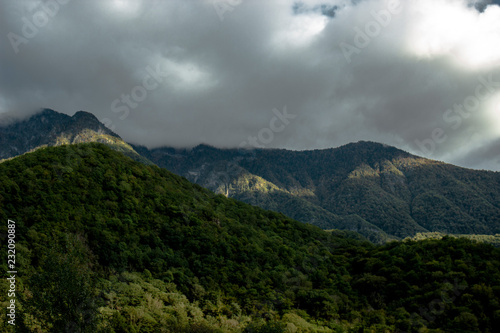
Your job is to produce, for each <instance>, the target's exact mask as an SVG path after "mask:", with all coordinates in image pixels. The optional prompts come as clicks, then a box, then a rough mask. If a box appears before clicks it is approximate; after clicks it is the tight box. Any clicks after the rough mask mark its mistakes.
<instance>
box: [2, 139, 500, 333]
mask: <svg viewBox="0 0 500 333" xmlns="http://www.w3.org/2000/svg"><path fill="white" fill-rule="evenodd" d="M67 149H71V150H72V153H71V154H69V155H70V156H72V158H70V159H68V158H66V154H67V153H66V151H67ZM54 166H55V167H54ZM0 219H2V220H3V221H6V220H7V219H12V220H15V221H16V249H17V252H16V255H17V263H16V266H17V267H16V269H17V271H18V272H19V273H18V277H17V288H18V289H17V300H18V308H17V311H18V312H17V326H16V331H17V332H23V331H26V332H35V331H37V332H67V331H68V332H360V331H364V332H401V331H408V332H417V331H418V330H426V328H428V330H426V331H427V332H442V331H449V332H451V331H453V332H494V331H495V328H496V327H498V325H499V324H500V305H499V304H500V286H499V283H498V281H500V250H498V249H495V248H494V247H492V246H490V245H486V244H477V243H474V242H471V241H469V240H465V239H453V238H447V237H445V238H443V239H442V240H426V241H421V242H414V241H408V242H404V243H401V242H393V243H390V244H387V245H385V246H375V245H372V244H370V243H368V242H366V241H365V242H363V241H361V240H357V239H356V238H355V237H353V235H351V234H349V233H341V232H334V233H328V232H325V231H322V230H320V229H319V228H317V227H315V226H312V225H308V224H303V223H300V222H297V221H295V220H292V219H290V218H287V217H285V216H283V215H282V214H279V213H275V212H271V211H264V210H262V209H261V208H257V207H252V206H250V205H247V204H244V203H242V202H239V201H236V200H233V199H228V198H226V197H224V196H222V195H215V194H213V193H211V192H209V191H207V190H205V189H203V188H202V187H200V186H198V185H193V184H191V183H189V182H188V181H186V180H185V179H183V178H181V177H179V176H176V175H174V174H172V173H170V172H169V171H167V170H164V169H160V168H158V167H156V166H147V165H144V164H141V163H138V162H135V161H133V160H132V159H130V158H128V157H126V156H124V155H123V154H121V153H119V152H116V151H113V150H111V149H110V148H109V147H107V146H105V145H102V144H80V145H71V146H67V147H51V148H43V149H38V150H37V151H35V152H33V153H29V154H24V155H22V156H19V157H17V158H13V159H11V160H9V161H5V162H3V163H0ZM6 230H7V226H6V224H2V225H1V227H0V233H6V232H7V231H6ZM6 260H7V258H6V256H2V259H1V264H2V269H3V270H4V272H5V271H7V267H6ZM0 283H1V284H2V287H1V288H2V290H4V288H7V287H8V286H7V283H8V282H7V280H6V279H2V282H0ZM6 302H8V300H7V299H6V293H2V294H1V295H0V303H1V307H2V308H3V309H5V308H6V306H7V303H6ZM3 311H5V310H3ZM0 318H2V319H0V320H1V321H2V322H1V323H0V325H2V327H3V328H4V329H5V330H7V331H8V328H5V326H6V325H7V324H6V322H5V320H6V316H5V313H4V314H2V315H1V316H0ZM439 329H440V330H439Z"/></svg>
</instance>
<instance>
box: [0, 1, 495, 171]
mask: <svg viewBox="0 0 500 333" xmlns="http://www.w3.org/2000/svg"><path fill="white" fill-rule="evenodd" d="M58 1H59V2H58ZM54 4H56V5H57V6H56V5H54ZM51 6H52V7H51ZM396 7H397V8H396ZM396 7H395V5H394V1H393V2H392V3H391V2H386V1H382V0H365V1H355V2H354V1H347V0H323V1H316V0H308V1H300V2H297V1H292V0H290V1H285V0H283V1H264V0H262V1H260V0H259V1H257V0H256V1H254V0H246V1H245V0H242V1H236V0H231V1H229V0H217V1H201V0H200V1H185V0H182V1H181V0H178V1H176V0H171V1H155V0H149V1H147V0H144V1H139V0H137V1H133V0H109V1H97V0H90V1H87V0H85V1H83V0H72V1H71V0H64V1H63V0H50V1H49V0H45V1H35V0H33V1H16V2H14V1H10V2H9V1H2V2H0V33H1V37H2V38H1V39H0V49H1V52H0V112H2V113H4V114H6V113H9V114H10V115H12V114H14V115H18V116H23V115H28V114H30V113H33V112H34V110H37V109H39V108H40V107H49V108H52V109H55V110H58V111H60V112H65V113H68V114H70V115H72V114H73V113H74V112H76V111H78V110H88V111H90V112H93V113H94V114H96V116H97V117H98V118H99V119H101V121H103V122H105V123H106V124H107V125H108V126H109V127H111V128H114V130H115V131H116V132H117V133H118V134H120V135H121V136H122V137H123V138H124V139H126V140H128V141H131V142H134V143H141V144H145V145H148V146H150V147H154V146H160V145H171V146H179V147H180V146H193V145H196V144H199V143H208V144H212V145H216V146H223V147H236V146H238V145H240V144H241V143H242V142H248V138H249V137H254V138H259V135H261V139H259V140H260V141H259V144H260V145H263V146H265V147H285V148H290V149H311V148H326V147H332V146H338V145H341V144H345V143H348V142H351V141H358V140H373V141H381V142H385V143H387V144H392V145H395V146H398V147H400V148H403V149H407V150H410V151H411V152H414V153H417V154H420V155H425V156H429V157H432V158H436V159H445V160H446V161H458V162H459V163H462V165H466V166H471V167H474V166H476V165H478V164H477V163H476V162H474V161H473V160H476V159H477V158H480V159H483V160H484V163H489V162H488V161H496V158H495V157H494V156H493V155H494V153H495V151H496V150H494V149H492V150H488V151H491V152H492V153H491V154H490V153H485V154H483V155H477V156H476V157H471V158H467V156H470V153H471V151H472V150H473V151H477V147H483V146H486V145H488V144H490V143H491V142H494V141H495V140H496V139H498V137H500V130H499V129H500V124H499V122H500V117H498V116H496V114H498V112H497V113H495V111H498V105H500V104H496V100H497V99H498V96H500V94H499V93H498V92H500V89H499V90H498V92H497V91H496V89H498V88H497V87H496V86H494V84H493V86H491V85H490V87H489V88H491V89H493V90H492V91H490V90H485V89H487V88H481V89H480V92H481V93H482V95H481V96H485V94H486V92H489V95H488V96H486V97H485V98H481V99H478V105H477V107H475V108H471V110H470V111H468V110H465V111H463V112H462V113H460V112H461V111H460V110H458V111H457V110H456V109H455V108H454V106H455V105H456V104H464V103H465V102H467V103H469V104H470V103H472V102H475V100H474V97H475V93H476V88H477V86H478V85H480V84H481V81H480V78H482V79H483V80H493V83H495V82H500V71H499V68H500V67H499V60H500V52H499V51H498V49H497V48H496V46H495V45H498V42H499V41H500V38H499V31H500V30H499V29H498V28H499V26H498V23H495V22H500V7H499V6H495V5H490V6H487V7H484V8H483V9H482V13H479V12H478V11H477V10H475V9H474V8H471V7H468V4H467V2H466V1H462V0H456V1H451V2H450V1H443V0H438V1H431V0H409V1H407V2H402V4H401V6H396ZM51 8H52V9H51ZM44 13H45V14H44ZM387 13H388V14H389V15H387ZM44 15H45V16H44ZM44 17H46V18H47V20H46V22H44V21H43V19H44ZM443 17H446V19H447V20H446V24H444V21H443ZM377 27H378V30H377ZM367 29H368V30H367ZM370 29H372V30H370ZM374 29H375V30H374ZM367 33H368V34H367ZM26 34H28V35H27V36H26ZM16 36H18V37H19V38H21V39H19V38H18V37H16ZM23 38H24V39H23ZM341 43H344V44H342V45H344V46H345V45H349V46H348V48H347V49H346V48H345V47H344V48H342V47H341V46H340V45H341ZM346 50H347V51H346ZM16 51H17V52H16ZM471 96H472V97H471ZM468 97H470V98H468ZM467 98H468V99H467ZM476 98H477V97H476ZM471 105H472V104H471ZM472 106H474V105H472ZM285 109H286V113H287V114H289V115H290V118H289V119H287V118H286V117H285V121H282V122H278V121H275V120H273V119H275V118H276V119H278V120H279V117H277V116H276V114H277V113H276V112H279V113H280V114H283V113H284V110H285ZM449 110H450V111H449ZM282 117H283V116H282ZM282 124H283V125H284V126H283V127H282V126H281V125H282ZM488 165H493V163H489V164H488ZM492 168H494V166H492ZM497 169H500V168H497Z"/></svg>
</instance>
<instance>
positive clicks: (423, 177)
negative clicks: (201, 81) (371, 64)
mask: <svg viewBox="0 0 500 333" xmlns="http://www.w3.org/2000/svg"><path fill="white" fill-rule="evenodd" d="M134 148H135V149H136V151H138V152H139V153H140V154H142V155H143V156H145V157H147V158H149V159H150V160H151V161H153V162H154V163H156V164H157V165H159V166H161V167H164V168H167V169H168V170H171V171H172V172H175V173H177V174H179V175H182V176H185V177H186V178H188V179H189V180H191V181H192V182H195V183H197V184H199V185H201V186H204V187H206V188H208V189H210V190H212V191H214V192H216V193H222V194H225V195H227V196H229V197H232V198H236V199H239V200H242V201H244V202H247V203H250V204H253V205H258V206H260V207H262V208H265V209H271V210H275V211H279V212H282V213H284V214H285V215H287V216H290V217H292V218H294V219H297V220H299V221H302V222H307V223H311V224H314V225H317V226H319V227H320V228H322V229H343V230H351V231H356V232H359V233H361V234H362V235H364V236H365V237H367V238H368V239H369V240H371V241H373V242H377V243H382V242H385V241H388V240H391V239H403V238H405V237H412V236H414V235H415V234H416V233H425V232H442V233H447V234H485V235H493V234H496V233H500V204H499V202H500V173H498V172H491V171H477V170H470V169H464V168H460V167H456V166H453V165H449V164H445V163H442V162H438V161H432V160H428V159H425V158H420V157H418V156H414V155H411V154H409V153H406V152H404V151H401V150H399V149H396V148H394V147H389V146H386V145H382V144H378V143H373V142H358V143H352V144H348V145H345V146H342V147H339V148H334V149H323V150H310V151H289V150H284V149H256V150H254V151H245V150H236V149H217V148H214V147H209V146H203V145H202V146H198V147H195V148H193V149H191V150H175V149H172V148H157V149H152V150H148V149H146V148H144V147H134Z"/></svg>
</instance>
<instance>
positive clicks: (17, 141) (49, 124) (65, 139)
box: [0, 108, 122, 159]
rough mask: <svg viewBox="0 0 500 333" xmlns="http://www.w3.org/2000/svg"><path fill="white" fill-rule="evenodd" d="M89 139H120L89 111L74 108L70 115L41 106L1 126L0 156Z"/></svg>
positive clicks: (101, 140) (88, 140) (4, 156)
mask: <svg viewBox="0 0 500 333" xmlns="http://www.w3.org/2000/svg"><path fill="white" fill-rule="evenodd" d="M93 141H99V142H115V141H120V142H121V141H122V140H121V138H120V137H119V136H118V135H117V134H116V133H114V132H113V131H111V130H110V129H108V128H107V127H106V126H105V125H104V124H102V123H101V122H100V121H99V119H97V117H96V116H94V115H93V114H92V113H90V112H86V111H78V112H76V113H75V114H74V115H73V116H72V117H71V116H69V115H67V114H64V113H60V112H57V111H54V110H52V109H47V108H45V109H41V110H40V111H39V112H37V113H35V114H33V115H32V116H31V117H29V118H28V119H25V120H17V121H10V122H8V123H6V125H4V126H2V133H0V147H2V149H1V150H0V159H4V158H8V157H13V156H17V155H20V154H23V153H25V152H27V151H30V150H33V149H36V148H37V147H41V146H54V145H60V144H64V143H80V142H93Z"/></svg>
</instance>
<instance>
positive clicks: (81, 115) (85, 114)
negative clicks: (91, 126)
mask: <svg viewBox="0 0 500 333" xmlns="http://www.w3.org/2000/svg"><path fill="white" fill-rule="evenodd" d="M72 118H74V119H89V120H95V121H99V119H97V117H96V116H94V114H93V113H90V112H87V111H77V112H76V113H75V114H74V115H73V117H72Z"/></svg>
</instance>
